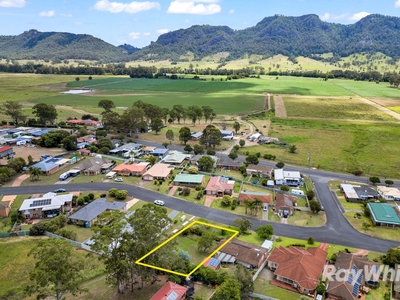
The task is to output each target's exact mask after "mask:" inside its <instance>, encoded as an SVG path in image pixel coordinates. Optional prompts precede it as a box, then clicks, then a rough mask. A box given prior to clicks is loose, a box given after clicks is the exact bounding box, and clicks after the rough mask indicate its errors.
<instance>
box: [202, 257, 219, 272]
mask: <svg viewBox="0 0 400 300" xmlns="http://www.w3.org/2000/svg"><path fill="white" fill-rule="evenodd" d="M203 267H205V268H207V267H209V268H211V269H213V270H216V271H218V270H219V269H221V262H220V261H219V260H218V259H216V258H214V257H210V258H209V259H207V260H206V261H205V262H204V264H203Z"/></svg>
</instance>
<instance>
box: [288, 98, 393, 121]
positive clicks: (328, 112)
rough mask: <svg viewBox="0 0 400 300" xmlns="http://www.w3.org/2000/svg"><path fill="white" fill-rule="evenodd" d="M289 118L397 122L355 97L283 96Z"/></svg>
mask: <svg viewBox="0 0 400 300" xmlns="http://www.w3.org/2000/svg"><path fill="white" fill-rule="evenodd" d="M283 99H284V103H285V108H286V112H287V115H288V116H289V117H303V118H329V119H352V120H375V121H397V119H395V118H394V117H392V116H390V115H388V114H386V113H384V112H382V111H380V110H378V109H377V108H375V107H374V106H371V105H369V104H367V103H365V102H362V101H361V100H360V99H358V98H357V97H336V98H333V97H299V96H297V97H296V96H284V98H283Z"/></svg>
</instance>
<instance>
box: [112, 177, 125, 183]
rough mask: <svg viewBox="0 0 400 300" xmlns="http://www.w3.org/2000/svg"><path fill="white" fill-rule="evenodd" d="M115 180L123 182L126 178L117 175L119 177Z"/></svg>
mask: <svg viewBox="0 0 400 300" xmlns="http://www.w3.org/2000/svg"><path fill="white" fill-rule="evenodd" d="M114 180H115V181H116V182H123V181H124V179H123V178H121V177H117V178H115V179H114Z"/></svg>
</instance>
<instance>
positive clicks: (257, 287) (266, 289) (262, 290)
mask: <svg viewBox="0 0 400 300" xmlns="http://www.w3.org/2000/svg"><path fill="white" fill-rule="evenodd" d="M254 293H257V294H261V295H268V296H269V297H272V298H275V299H285V300H299V299H300V296H301V295H300V294H298V293H295V292H292V291H288V290H285V289H283V288H280V287H277V286H274V285H272V284H270V283H269V280H267V279H264V278H261V277H260V276H258V277H257V279H256V281H255V282H254ZM310 299H311V298H310Z"/></svg>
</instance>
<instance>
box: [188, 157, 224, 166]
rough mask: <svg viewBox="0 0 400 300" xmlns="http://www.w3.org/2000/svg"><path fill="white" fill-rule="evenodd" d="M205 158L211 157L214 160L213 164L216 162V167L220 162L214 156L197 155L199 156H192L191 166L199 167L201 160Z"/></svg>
mask: <svg viewBox="0 0 400 300" xmlns="http://www.w3.org/2000/svg"><path fill="white" fill-rule="evenodd" d="M203 156H209V157H211V159H212V160H213V162H214V167H216V163H217V161H218V157H216V156H213V155H205V154H197V155H194V156H192V157H191V158H190V164H192V165H196V166H198V165H199V160H200V158H202V157H203Z"/></svg>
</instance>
